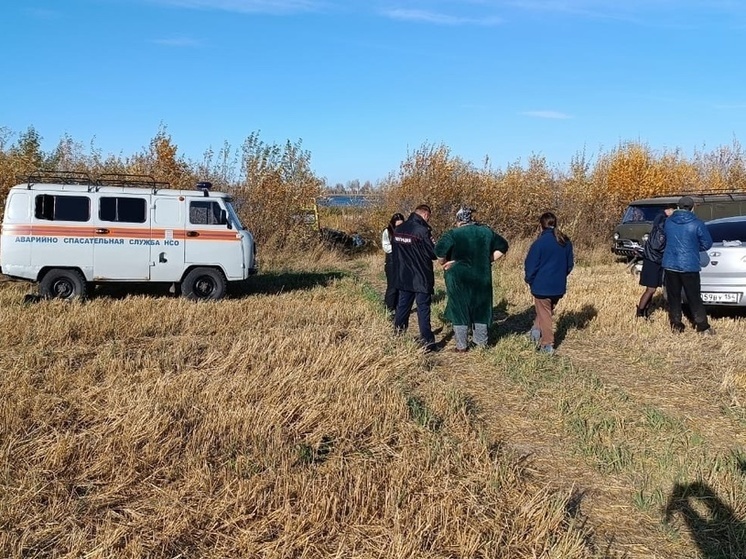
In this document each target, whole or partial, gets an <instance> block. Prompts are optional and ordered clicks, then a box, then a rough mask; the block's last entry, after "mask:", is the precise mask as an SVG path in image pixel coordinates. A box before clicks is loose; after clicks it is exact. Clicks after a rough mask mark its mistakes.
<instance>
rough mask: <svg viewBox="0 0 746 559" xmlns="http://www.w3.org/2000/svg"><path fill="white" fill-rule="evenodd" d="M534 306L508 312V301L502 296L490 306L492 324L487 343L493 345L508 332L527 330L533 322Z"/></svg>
mask: <svg viewBox="0 0 746 559" xmlns="http://www.w3.org/2000/svg"><path fill="white" fill-rule="evenodd" d="M534 316H536V315H535V313H534V307H533V305H532V306H530V307H526V308H525V309H524V310H522V311H521V312H519V313H516V314H508V301H507V299H505V298H503V299H500V301H498V302H497V304H496V305H495V306H494V307H492V325H491V326H490V332H489V344H490V345H495V344H496V343H497V341H498V340H499V339H500V338H504V337H505V336H509V335H510V334H521V333H524V332H528V331H529V329H530V328H531V325H532V324H533V323H534Z"/></svg>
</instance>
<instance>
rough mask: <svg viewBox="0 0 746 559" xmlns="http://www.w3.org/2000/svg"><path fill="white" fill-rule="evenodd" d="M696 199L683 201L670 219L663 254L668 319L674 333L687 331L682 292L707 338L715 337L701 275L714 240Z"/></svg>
mask: <svg viewBox="0 0 746 559" xmlns="http://www.w3.org/2000/svg"><path fill="white" fill-rule="evenodd" d="M693 209H694V200H692V198H691V197H689V196H683V197H682V198H681V199H679V202H678V209H677V210H676V211H674V212H673V215H671V217H669V218H668V219H667V220H666V225H665V227H664V231H665V233H666V248H665V250H664V251H663V262H662V266H663V269H664V270H665V276H666V279H665V282H666V295H667V297H668V320H669V322H670V323H671V329H672V330H673V331H674V332H683V331H684V329H685V328H684V324H683V322H682V320H681V291H682V289H683V291H684V293H685V294H686V300H687V302H688V303H689V308H690V309H691V311H692V316H693V317H694V324H695V326H696V329H697V332H699V333H700V334H704V335H712V334H714V333H715V332H714V330H713V329H712V328H710V324H709V323H708V322H707V312H706V311H705V306H704V305H703V304H702V294H701V292H700V290H701V284H700V278H699V272H700V270H701V269H702V268H701V266H700V264H699V253H700V251H703V250H709V249H710V247H711V246H712V237H711V236H710V232H709V231H708V230H707V227H705V224H704V223H703V222H702V220H701V219H699V218H698V217H697V216H696V215H695V214H694V213H693V212H692V210H693Z"/></svg>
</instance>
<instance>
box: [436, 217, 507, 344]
mask: <svg viewBox="0 0 746 559" xmlns="http://www.w3.org/2000/svg"><path fill="white" fill-rule="evenodd" d="M473 213H474V210H473V209H472V208H467V207H462V208H460V209H459V210H458V212H456V227H455V228H453V229H451V230H449V231H446V233H445V234H443V236H442V237H441V238H440V239H439V240H438V242H437V244H436V245H435V255H436V256H437V257H438V262H439V263H440V265H441V266H442V267H443V270H445V280H446V293H447V295H448V301H447V303H446V312H445V316H446V319H447V320H448V321H450V322H451V324H453V337H454V339H455V340H456V349H455V351H457V352H460V353H463V352H466V351H468V350H469V341H468V334H469V328H470V327H471V328H472V341H473V343H474V345H475V346H477V347H485V346H486V345H487V339H488V328H489V325H490V324H491V323H492V263H493V262H494V261H495V260H497V259H498V258H500V257H502V256H503V254H505V253H506V252H507V250H508V241H506V240H505V239H504V238H502V237H501V236H500V235H498V234H497V233H495V232H494V231H493V230H492V229H490V228H489V227H488V226H487V225H484V224H481V223H477V222H476V221H474V218H473Z"/></svg>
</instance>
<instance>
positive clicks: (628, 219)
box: [611, 192, 746, 258]
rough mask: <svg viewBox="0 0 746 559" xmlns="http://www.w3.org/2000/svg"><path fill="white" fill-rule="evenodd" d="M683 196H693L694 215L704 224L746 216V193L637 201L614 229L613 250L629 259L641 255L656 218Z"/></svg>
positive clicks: (632, 203)
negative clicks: (715, 220) (723, 218)
mask: <svg viewBox="0 0 746 559" xmlns="http://www.w3.org/2000/svg"><path fill="white" fill-rule="evenodd" d="M682 196H691V198H692V199H693V200H694V213H695V214H697V216H698V217H699V218H700V219H701V220H703V221H709V220H711V219H717V218H721V217H731V216H734V215H746V192H727V193H724V192H704V193H698V194H690V193H682V194H677V195H674V196H671V195H666V196H654V197H653V198H644V199H641V200H635V201H633V202H631V203H630V204H629V206H627V209H626V210H625V211H624V215H622V222H621V223H620V224H619V225H617V226H616V227H615V228H614V236H613V241H612V244H611V251H612V252H613V253H615V254H618V255H620V256H626V257H628V258H633V257H635V256H637V255H639V254H640V251H641V250H642V246H643V245H644V244H645V241H647V238H648V233H650V228H651V226H652V225H653V220H654V219H655V216H656V215H658V214H659V213H661V212H662V211H663V209H664V208H665V207H666V206H667V205H669V204H675V203H676V202H678V201H679V198H681V197H682Z"/></svg>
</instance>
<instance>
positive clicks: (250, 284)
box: [229, 272, 347, 298]
mask: <svg viewBox="0 0 746 559" xmlns="http://www.w3.org/2000/svg"><path fill="white" fill-rule="evenodd" d="M346 275H347V274H346V273H345V272H278V273H267V274H259V275H257V276H253V277H251V278H249V279H248V280H246V281H245V282H242V283H241V284H240V285H236V286H234V287H232V288H231V289H230V290H229V295H230V296H231V297H234V298H235V297H245V296H247V295H256V294H263V295H276V294H278V293H284V292H286V291H305V290H308V289H313V288H314V287H325V286H327V285H329V284H330V283H332V282H334V281H337V280H340V279H342V278H344V277H345V276H346Z"/></svg>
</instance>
